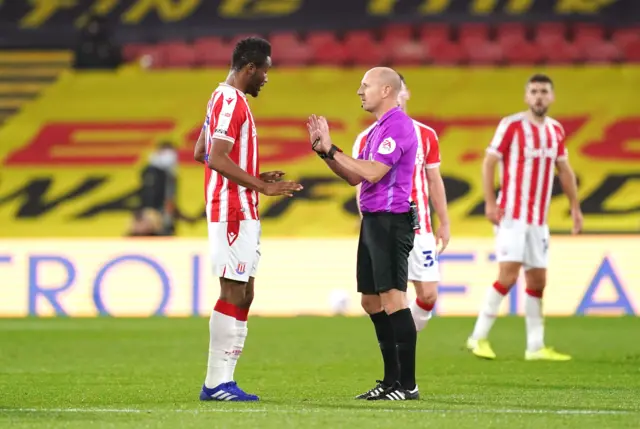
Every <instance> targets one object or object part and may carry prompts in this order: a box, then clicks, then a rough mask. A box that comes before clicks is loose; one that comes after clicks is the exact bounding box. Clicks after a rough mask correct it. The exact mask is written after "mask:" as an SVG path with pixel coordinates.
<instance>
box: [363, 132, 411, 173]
mask: <svg viewBox="0 0 640 429" xmlns="http://www.w3.org/2000/svg"><path fill="white" fill-rule="evenodd" d="M403 133H404V130H403V129H402V128H399V127H397V126H396V127H393V126H391V127H385V128H384V129H383V130H380V133H379V136H380V137H379V138H378V139H377V141H376V144H375V145H374V146H373V147H372V148H371V153H372V154H373V157H372V160H373V161H378V162H381V163H383V164H385V165H387V166H389V167H393V166H394V165H395V164H396V163H397V162H398V160H400V157H401V156H402V154H403V153H404V151H405V148H404V147H403V146H402V145H403V144H405V142H406V140H407V139H406V138H404V135H403Z"/></svg>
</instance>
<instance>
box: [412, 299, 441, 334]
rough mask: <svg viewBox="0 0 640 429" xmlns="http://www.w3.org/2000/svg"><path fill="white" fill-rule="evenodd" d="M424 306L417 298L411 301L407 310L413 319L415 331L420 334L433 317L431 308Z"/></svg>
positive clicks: (430, 306)
mask: <svg viewBox="0 0 640 429" xmlns="http://www.w3.org/2000/svg"><path fill="white" fill-rule="evenodd" d="M434 305H435V304H432V305H428V304H425V303H424V302H422V301H419V300H418V299H417V298H416V299H414V300H413V301H411V304H409V309H410V310H411V317H413V323H415V325H416V331H418V332H420V331H422V330H423V329H424V327H425V326H427V323H428V322H429V319H431V317H432V316H433V306H434Z"/></svg>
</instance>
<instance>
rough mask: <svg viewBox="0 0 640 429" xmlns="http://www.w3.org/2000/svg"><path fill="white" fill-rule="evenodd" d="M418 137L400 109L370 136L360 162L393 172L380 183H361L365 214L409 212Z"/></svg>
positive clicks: (392, 110) (377, 125) (386, 175)
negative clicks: (385, 166) (375, 163)
mask: <svg viewBox="0 0 640 429" xmlns="http://www.w3.org/2000/svg"><path fill="white" fill-rule="evenodd" d="M417 151H418V138H417V137H416V132H415V129H414V125H413V120H412V119H411V118H410V117H409V116H408V115H407V114H406V113H404V112H403V111H402V109H400V108H399V107H396V108H394V109H391V110H389V111H388V112H387V113H385V114H384V115H383V116H382V117H381V118H380V120H379V121H378V123H377V124H376V126H375V127H374V128H373V129H372V130H371V132H370V133H369V138H368V140H367V143H366V145H365V147H364V150H363V151H362V152H360V155H359V156H358V159H365V160H371V161H377V162H381V163H383V164H385V165H388V166H389V167H391V170H389V172H388V173H387V174H385V176H384V177H383V178H382V179H381V180H380V181H379V182H378V183H370V182H367V181H364V182H362V186H361V188H360V209H361V210H362V212H363V213H375V212H386V213H407V212H408V211H409V197H410V196H411V189H412V186H413V171H414V169H415V164H416V152H417Z"/></svg>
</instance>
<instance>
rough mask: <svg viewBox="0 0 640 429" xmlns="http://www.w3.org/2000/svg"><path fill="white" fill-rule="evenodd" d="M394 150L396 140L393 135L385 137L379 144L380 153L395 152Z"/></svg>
mask: <svg viewBox="0 0 640 429" xmlns="http://www.w3.org/2000/svg"><path fill="white" fill-rule="evenodd" d="M394 150H396V141H395V140H394V139H392V138H391V137H387V138H386V139H384V140H383V141H382V143H380V146H378V153H379V154H382V155H389V154H390V153H393V151H394Z"/></svg>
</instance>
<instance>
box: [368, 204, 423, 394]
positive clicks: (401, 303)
mask: <svg viewBox="0 0 640 429" xmlns="http://www.w3.org/2000/svg"><path fill="white" fill-rule="evenodd" d="M382 219H383V220H384V221H386V222H388V223H389V224H388V225H384V226H383V227H382V228H379V235H378V237H379V243H378V246H376V252H375V255H372V261H373V267H374V270H373V272H374V278H375V282H376V291H377V292H378V293H379V294H380V298H381V300H382V306H383V307H384V310H385V312H386V313H387V314H388V315H389V319H390V320H391V324H392V326H393V332H394V335H395V340H396V347H397V350H398V360H399V362H400V377H399V383H396V385H394V386H392V387H391V388H389V389H387V390H386V391H385V392H383V393H382V394H380V395H378V396H375V397H372V398H369V399H371V400H410V399H418V398H419V392H418V385H417V384H416V339H417V331H416V326H415V324H414V322H413V318H412V316H411V310H409V308H408V307H407V297H406V292H407V284H408V282H409V278H408V277H409V266H408V258H409V254H410V252H411V249H412V248H413V244H414V235H415V234H414V232H413V229H412V228H411V223H410V222H409V220H408V219H406V218H404V217H400V216H391V217H389V218H386V219H385V218H382Z"/></svg>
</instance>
